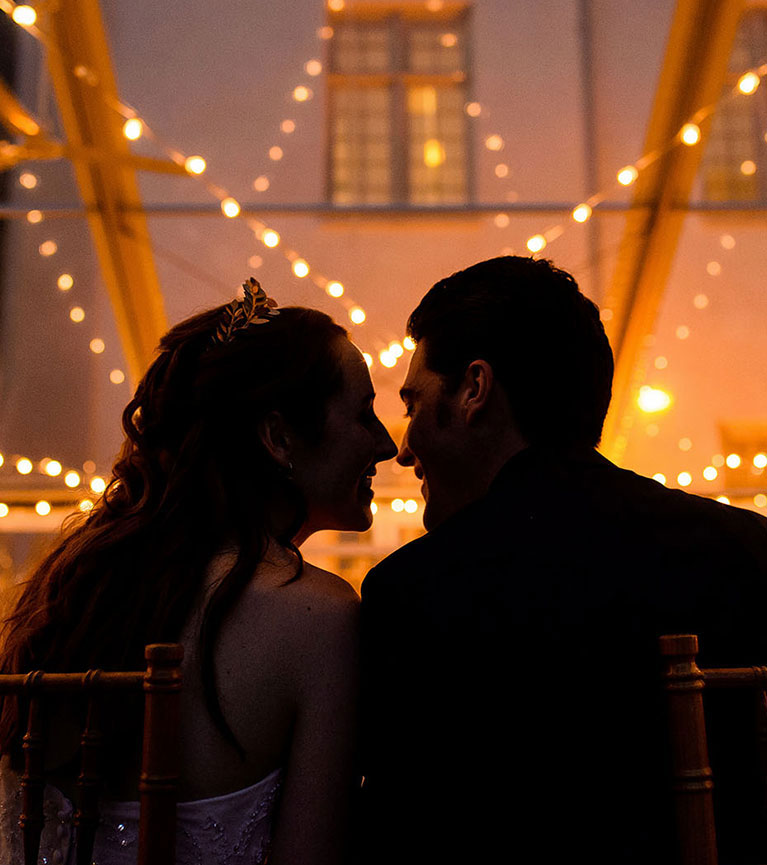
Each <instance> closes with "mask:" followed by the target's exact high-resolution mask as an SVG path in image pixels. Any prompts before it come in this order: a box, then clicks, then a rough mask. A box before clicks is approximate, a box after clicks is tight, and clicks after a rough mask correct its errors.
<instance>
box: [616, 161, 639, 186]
mask: <svg viewBox="0 0 767 865" xmlns="http://www.w3.org/2000/svg"><path fill="white" fill-rule="evenodd" d="M617 177H618V183H620V185H621V186H631V184H632V183H633V182H634V181H635V180H636V179H637V177H639V172H638V171H637V170H636V168H634V166H633V165H627V166H626V167H625V168H621V170H620V171H619V172H618V175H617Z"/></svg>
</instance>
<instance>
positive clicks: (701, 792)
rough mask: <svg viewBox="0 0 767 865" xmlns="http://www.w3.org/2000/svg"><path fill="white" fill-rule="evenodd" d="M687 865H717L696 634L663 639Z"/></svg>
mask: <svg viewBox="0 0 767 865" xmlns="http://www.w3.org/2000/svg"><path fill="white" fill-rule="evenodd" d="M660 648H661V655H662V656H663V658H664V661H665V673H664V678H665V685H666V690H667V692H668V697H669V700H668V703H669V713H670V732H671V757H672V764H673V772H674V793H675V799H676V812H677V826H678V829H679V843H680V852H681V860H680V861H681V862H682V865H717V852H716V830H715V828H714V803H713V789H714V782H713V780H712V776H711V768H710V767H709V765H708V744H707V742H706V724H705V718H704V715H703V694H702V691H703V687H704V685H705V682H704V678H703V673H701V671H700V669H698V665H697V664H696V662H695V656H696V655H697V653H698V638H697V637H696V636H694V635H692V634H681V635H674V636H667V637H661V640H660Z"/></svg>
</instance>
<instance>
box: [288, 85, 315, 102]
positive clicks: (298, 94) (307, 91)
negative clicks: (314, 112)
mask: <svg viewBox="0 0 767 865" xmlns="http://www.w3.org/2000/svg"><path fill="white" fill-rule="evenodd" d="M312 96H314V94H313V93H312V90H311V88H310V87H306V86H305V85H304V84H299V85H298V87H296V88H294V90H293V99H295V100H296V102H308V101H309V100H310V99H311V98H312Z"/></svg>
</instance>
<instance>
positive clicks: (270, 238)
mask: <svg viewBox="0 0 767 865" xmlns="http://www.w3.org/2000/svg"><path fill="white" fill-rule="evenodd" d="M261 242H262V243H263V244H264V246H268V247H269V249H274V247H275V246H277V244H278V243H279V242H280V235H279V234H277V232H276V231H274V230H273V229H271V228H267V229H266V231H265V232H264V233H263V234H262V235H261Z"/></svg>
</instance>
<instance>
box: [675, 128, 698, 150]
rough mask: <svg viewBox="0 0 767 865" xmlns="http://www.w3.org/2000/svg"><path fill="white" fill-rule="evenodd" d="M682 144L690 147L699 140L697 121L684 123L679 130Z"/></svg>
mask: <svg viewBox="0 0 767 865" xmlns="http://www.w3.org/2000/svg"><path fill="white" fill-rule="evenodd" d="M679 138H680V139H681V141H682V144H686V145H687V146H688V147H692V146H693V145H694V144H697V143H698V142H699V141H700V126H698V124H697V123H685V124H684V126H683V127H682V129H681V130H680V132H679Z"/></svg>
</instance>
